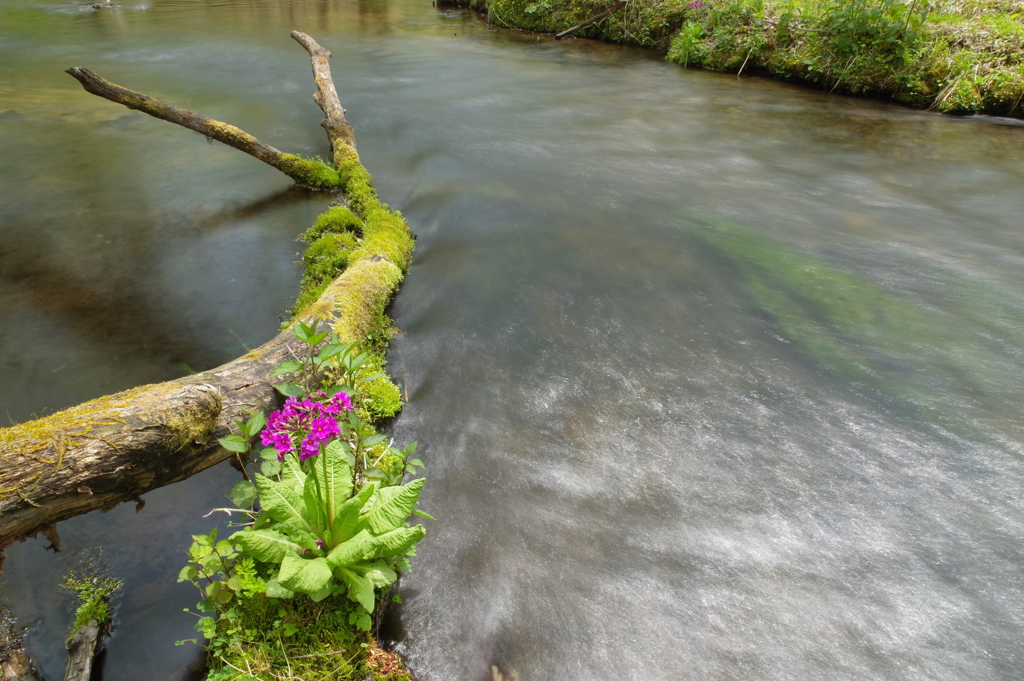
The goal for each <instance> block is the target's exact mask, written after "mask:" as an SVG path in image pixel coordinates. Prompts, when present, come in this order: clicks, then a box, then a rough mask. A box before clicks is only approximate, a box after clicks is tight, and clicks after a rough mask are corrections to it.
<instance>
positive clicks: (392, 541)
mask: <svg viewBox="0 0 1024 681" xmlns="http://www.w3.org/2000/svg"><path fill="white" fill-rule="evenodd" d="M426 534H427V531H426V529H424V527H423V526H422V525H417V526H416V527H399V528H398V529H397V530H391V531H390V532H385V533H384V534H382V535H380V536H379V537H374V538H373V540H372V541H371V553H369V554H367V558H390V557H391V556H400V555H402V554H403V553H405V552H406V551H408V550H409V549H411V548H412V547H413V546H415V545H416V542H418V541H419V540H420V539H423V537H424V536H426Z"/></svg>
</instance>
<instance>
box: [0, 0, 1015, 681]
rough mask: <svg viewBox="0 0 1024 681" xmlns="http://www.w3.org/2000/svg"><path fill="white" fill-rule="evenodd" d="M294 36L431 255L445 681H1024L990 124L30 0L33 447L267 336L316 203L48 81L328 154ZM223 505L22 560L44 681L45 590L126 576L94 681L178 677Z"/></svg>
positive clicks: (425, 341) (538, 54)
mask: <svg viewBox="0 0 1024 681" xmlns="http://www.w3.org/2000/svg"><path fill="white" fill-rule="evenodd" d="M7 18H16V19H18V20H19V21H20V22H22V24H19V26H21V30H19V31H12V30H10V29H9V28H8V27H9V26H10V24H9V23H8V21H7ZM292 28H298V29H300V30H305V31H307V32H309V33H311V34H312V35H314V36H315V37H316V38H317V39H318V40H320V41H321V42H322V43H323V44H324V45H326V46H327V47H328V48H329V49H331V51H332V52H333V53H334V55H335V57H334V61H333V66H334V69H335V73H336V81H337V82H338V86H339V90H340V92H341V97H342V101H343V103H344V104H345V105H346V107H347V108H348V113H349V117H350V119H351V120H352V122H353V125H354V126H355V128H356V135H357V137H358V141H359V148H360V153H361V155H362V156H363V159H364V161H365V163H366V164H367V166H368V168H369V169H370V171H371V172H372V173H373V174H374V178H375V181H376V183H377V186H378V188H379V189H380V191H381V194H382V196H383V198H384V199H385V200H386V201H388V202H390V203H391V204H392V205H393V206H394V207H396V208H398V209H400V210H402V211H403V213H404V214H405V215H406V217H407V218H408V219H409V222H410V224H411V225H412V226H413V228H414V230H415V231H416V232H417V234H418V236H419V241H418V247H417V254H416V259H415V262H414V265H413V268H412V270H411V272H410V276H409V278H408V279H407V281H406V284H405V286H404V288H403V290H402V293H401V294H400V296H399V298H398V300H397V301H396V303H395V306H394V314H395V317H396V320H397V324H398V326H399V327H400V328H401V330H402V332H403V333H402V335H401V336H400V337H399V339H398V340H397V341H396V343H395V351H394V352H393V354H392V364H391V367H392V369H393V373H395V375H396V376H397V377H398V378H399V380H400V381H401V382H402V383H404V386H405V389H406V391H407V393H408V396H409V398H410V402H409V404H408V405H407V406H406V408H405V411H404V412H403V413H402V415H401V416H400V417H399V418H398V419H397V420H396V422H395V423H394V425H393V433H394V435H395V436H396V438H397V440H398V441H400V442H405V441H408V440H412V439H416V440H419V441H420V443H421V449H420V450H419V451H420V452H421V453H422V458H423V459H424V460H425V462H426V463H427V465H428V474H427V477H428V485H427V487H426V489H425V491H424V496H423V506H424V507H425V508H426V509H427V510H428V511H429V512H430V513H432V514H433V515H435V516H436V517H437V518H438V521H436V522H430V521H428V526H429V528H428V529H429V532H430V534H429V535H428V538H427V539H426V540H425V541H424V543H423V544H422V548H421V549H420V551H419V556H418V557H417V558H416V559H415V561H414V567H415V571H414V572H413V573H412V574H409V575H407V576H405V577H404V578H403V582H402V593H403V598H404V606H403V607H402V609H401V612H400V622H401V626H402V627H404V629H405V633H404V634H402V635H401V636H400V638H403V639H404V640H403V641H402V642H401V643H400V650H401V651H402V652H403V653H404V654H405V655H406V656H407V657H408V659H409V661H410V663H411V665H412V666H413V668H414V669H415V670H416V672H417V673H418V674H419V675H420V676H421V677H422V678H425V679H435V680H440V679H467V680H471V681H477V680H478V679H483V678H490V666H491V665H492V664H493V665H497V666H499V667H500V668H502V669H504V670H515V672H516V673H517V674H518V676H519V678H520V679H524V680H525V679H560V680H563V679H580V680H583V679H595V678H598V679H616V680H617V679H656V678H665V679H678V678H692V679H747V678H749V679H819V678H830V679H847V678H849V679H854V678H857V679H861V678H870V679H906V678H929V679H963V678H971V679H1012V678H1017V675H1018V673H1017V670H1018V669H1019V668H1020V666H1021V665H1022V664H1024V655H1022V653H1021V652H1020V646H1019V641H1020V639H1021V635H1022V633H1024V608H1022V607H1021V605H1020V604H1021V602H1022V595H1024V594H1022V589H1024V580H1022V575H1024V549H1022V548H1021V547H1022V546H1024V542H1022V539H1024V508H1022V506H1024V502H1022V501H1021V499H1022V498H1024V495H1022V487H1024V471H1022V453H1024V452H1022V442H1024V433H1022V429H1021V425H1020V419H1019V405H1020V404H1021V388H1020V381H1019V378H1018V377H1019V376H1020V373H1021V365H1022V363H1024V359H1022V346H1024V343H1022V338H1024V321H1022V320H1024V316H1022V314H1021V312H1022V307H1024V293H1022V292H1024V286H1022V284H1024V282H1022V281H1021V279H1022V277H1024V275H1022V274H1021V273H1022V272H1024V269H1022V267H1021V264H1022V262H1021V261H1022V256H1024V236H1022V232H1021V230H1020V228H1021V226H1022V219H1021V217H1020V216H1021V215H1022V214H1024V198H1022V197H1021V194H1020V192H1019V187H1020V186H1024V130H1022V129H1021V128H1020V127H1019V126H1014V125H1010V124H1005V125H1004V124H1003V122H1001V121H993V120H984V119H970V120H955V119H949V118H943V117H940V116H937V115H934V114H930V113H926V112H914V111H908V110H904V109H900V108H896V107H892V106H889V105H885V104H880V103H873V102H866V101H860V100H853V99H846V98H839V97H828V96H825V95H823V94H820V93H817V92H812V91H808V90H805V89H801V88H797V87H794V86H789V85H785V84H779V83H773V82H769V81H764V80H759V79H754V78H743V79H742V80H737V79H736V78H735V77H733V76H721V75H716V74H707V73H701V72H691V71H684V70H681V69H678V68H676V67H673V66H670V65H667V64H664V63H662V62H661V61H660V60H658V59H657V58H656V57H655V56H652V55H649V54H645V53H643V52H640V51H636V50H628V49H620V48H615V47H608V46H600V45H593V44H588V43H585V42H584V41H569V42H561V43H555V42H552V41H550V40H548V39H547V38H543V37H542V38H539V39H538V37H537V36H528V35H522V34H515V33H511V32H503V31H493V30H490V29H488V28H487V27H486V26H485V25H483V24H481V23H480V22H479V21H477V20H476V19H475V18H474V17H473V16H472V15H470V14H466V13H462V12H458V11H454V10H438V9H435V8H432V7H431V6H430V4H429V3H426V2H411V1H404V2H395V1H394V0H392V1H391V2H382V1H381V0H367V1H364V2H359V3H350V2H325V3H318V4H312V3H304V2H293V3H281V2H249V3H246V2H242V3H237V2H233V3H230V4H227V3H215V2H184V1H182V2H162V1H161V2H153V3H152V4H151V5H150V6H148V7H147V8H146V9H144V10H114V11H101V12H92V11H83V10H81V9H78V8H73V7H68V6H64V7H59V6H56V5H45V4H34V5H29V4H27V3H12V2H10V0H7V1H6V2H5V3H4V4H2V5H0V32H2V35H3V37H4V41H2V42H0V58H2V59H3V62H4V64H5V65H6V66H8V68H7V69H5V75H4V80H3V81H0V157H3V158H5V159H15V160H16V163H12V162H10V161H9V162H8V163H6V164H4V167H3V168H2V169H0V182H2V184H3V186H4V188H5V189H4V192H3V197H2V198H0V220H2V224H3V232H4V237H5V238H4V240H3V246H2V247H0V248H2V250H0V268H2V269H0V282H2V283H0V287H2V288H0V299H2V300H3V304H2V305H0V314H2V315H3V319H2V321H0V352H2V353H3V361H0V372H2V373H0V408H2V409H3V410H5V412H6V413H9V414H10V418H12V419H15V420H19V419H22V418H27V417H28V415H30V414H32V413H38V412H41V411H45V410H50V409H56V408H60V407H62V406H66V405H67V404H71V403H74V402H76V401H79V400H81V399H86V398H88V397H91V396H95V395H99V394H103V393H105V392H109V391H110V390H115V389H119V388H122V387H127V386H129V385H134V384H137V383H141V382H146V381H154V380H163V379H165V378H168V377H171V376H174V375H180V372H181V371H183V370H184V367H183V366H182V365H187V366H188V367H191V368H194V369H203V368H207V367H208V366H212V365H214V364H216V363H218V362H220V361H223V360H225V359H228V358H230V357H232V356H234V355H236V354H238V353H239V352H240V351H241V350H242V348H243V346H245V347H252V346H254V345H257V344H259V343H260V342H262V341H263V340H264V339H265V338H267V337H269V336H270V335H271V334H272V333H273V331H274V329H275V328H276V325H277V319H278V315H279V314H281V313H282V312H283V311H284V310H285V309H286V307H287V305H288V303H289V296H290V295H291V294H293V293H294V289H295V282H296V277H297V275H296V271H295V269H294V267H293V260H294V259H295V253H296V251H297V250H298V248H299V245H298V244H295V243H294V242H293V239H294V237H295V235H296V234H297V233H299V232H300V231H301V230H302V229H304V228H305V226H307V225H308V224H309V222H311V221H312V218H313V216H315V215H316V214H317V213H318V212H319V210H320V209H321V208H322V206H323V205H324V202H325V199H323V198H322V197H312V196H309V195H306V194H304V193H302V192H295V191H292V192H287V191H286V190H287V188H288V183H287V180H286V179H285V178H282V177H280V176H279V175H277V174H276V173H275V172H274V171H272V170H270V169H267V168H264V167H261V165H260V164H258V163H256V162H255V161H252V160H251V159H248V158H247V157H244V156H242V155H241V154H237V153H236V152H234V151H233V150H228V149H225V148H223V147H219V146H208V145H206V144H205V143H204V140H202V139H201V138H200V137H198V136H196V135H192V134H191V133H188V132H186V131H183V130H180V129H176V128H173V127H171V126H168V125H167V124H165V123H162V122H157V121H152V120H150V119H147V118H146V117H144V116H142V115H141V114H137V113H133V112H127V111H123V110H121V109H119V108H118V107H116V106H115V105H113V104H110V103H108V102H103V101H100V100H98V99H96V98H94V97H91V96H89V95H86V94H85V93H83V92H82V91H81V90H80V88H79V87H78V85H77V84H76V83H75V82H74V81H72V80H71V79H70V77H68V76H65V75H63V74H62V73H60V71H61V70H63V69H64V68H66V67H68V66H72V65H80V66H88V67H89V68H92V69H93V70H95V71H97V72H98V73H100V74H101V75H103V76H105V77H107V78H109V79H111V80H114V81H115V82H118V83H120V84H123V85H125V86H127V87H135V88H137V89H140V90H142V91H145V92H147V93H150V94H152V95H153V96H157V97H163V98H166V99H167V100H169V101H173V102H175V103H178V104H181V105H183V106H190V107H194V108H195V109H197V110H200V111H202V112H203V113H206V114H207V115H211V116H214V117H218V118H223V119H226V120H228V121H230V122H233V123H235V124H237V125H239V126H240V127H242V128H243V129H246V130H248V131H250V132H252V133H254V134H256V135H257V136H259V137H261V138H262V139H264V140H265V141H267V142H269V143H271V144H274V145H275V146H278V147H279V148H283V149H287V150H289V151H298V152H301V153H305V154H309V155H313V154H318V153H319V154H323V153H325V152H326V144H325V141H324V139H323V134H322V132H321V131H320V129H319V127H318V122H319V115H318V111H317V109H316V108H315V106H314V105H313V104H312V103H311V101H310V99H309V97H310V93H311V82H310V78H309V72H308V69H309V67H308V61H306V60H305V58H304V55H303V53H302V51H301V50H300V49H299V48H298V46H296V45H294V44H293V43H292V42H291V41H290V40H289V39H288V37H287V33H288V31H289V30H291V29H292ZM12 112H13V113H12ZM106 241H110V242H111V243H109V244H108V243H105V242H106ZM143 346H148V347H143ZM231 480H232V475H231V471H230V470H215V471H211V472H210V473H208V474H204V475H202V476H199V477H198V478H196V479H193V480H191V481H188V482H186V483H182V484H179V485H175V486H172V487H170V488H165V489H163V490H159V491H157V492H154V493H152V494H150V495H147V502H148V503H147V506H146V508H145V509H144V510H143V511H142V512H141V513H138V514H135V513H134V510H133V509H132V508H130V507H128V506H126V507H122V508H119V509H117V510H116V511H114V512H112V514H108V515H99V514H94V515H92V516H86V517H83V518H79V519H76V520H74V521H70V522H68V523H66V524H65V525H64V526H62V536H63V538H64V540H65V544H66V546H67V547H68V550H67V551H66V552H65V554H62V555H61V557H60V558H59V560H54V557H53V556H52V555H48V554H44V553H43V550H42V546H43V545H44V544H45V542H44V541H29V542H27V543H25V544H23V545H19V546H16V547H12V549H11V550H10V551H9V552H8V554H9V560H8V562H7V566H6V572H5V576H4V580H3V582H2V587H0V588H2V590H3V591H2V594H3V596H4V599H5V600H7V601H8V602H11V603H12V605H14V606H15V609H16V610H17V611H19V612H20V614H21V615H22V618H23V622H24V623H26V624H33V625H34V628H33V629H32V630H31V632H30V634H29V645H30V651H31V652H32V653H33V655H34V656H35V657H36V659H37V660H40V661H41V662H42V663H43V666H44V668H45V671H46V673H47V674H48V675H50V676H52V677H56V676H57V675H58V674H59V668H60V667H61V665H62V664H63V660H62V659H61V656H60V645H61V635H62V633H63V627H64V626H65V624H66V622H67V614H66V611H61V610H60V607H59V605H60V604H59V595H58V594H56V593H55V592H54V590H53V586H52V585H53V584H54V583H55V580H56V579H57V578H58V577H59V574H60V573H61V570H63V569H66V567H67V566H68V565H69V564H70V561H72V560H73V556H74V553H75V551H77V550H79V549H81V548H83V547H85V546H89V545H92V544H96V543H100V544H103V545H105V546H106V547H107V548H106V550H107V554H106V555H107V557H108V559H110V560H111V561H112V562H113V563H114V567H115V568H116V569H119V570H121V573H122V574H123V575H124V576H125V578H126V589H125V595H124V596H123V598H122V605H121V606H120V608H119V610H118V619H119V626H118V628H117V629H116V630H115V633H114V636H113V638H112V639H111V641H110V643H109V645H108V651H107V654H106V657H105V660H104V667H103V678H104V679H106V680H107V681H110V680H111V679H137V678H153V679H165V678H166V679H177V678H185V675H186V673H185V671H183V670H184V668H185V667H186V666H187V665H188V664H191V663H194V662H195V661H196V658H197V656H196V651H195V648H194V647H192V646H185V647H180V648H175V647H173V645H172V642H173V641H174V640H175V639H180V638H187V637H191V636H192V635H193V633H192V632H191V628H190V627H191V622H190V621H189V618H188V616H187V615H183V614H181V613H180V609H181V608H183V607H186V606H191V605H192V603H193V601H194V600H195V598H194V597H193V595H192V594H190V593H189V591H188V589H185V588H184V587H183V586H182V585H174V587H173V588H172V587H170V586H168V585H169V584H173V575H174V574H175V573H176V572H177V570H178V569H179V568H180V566H181V563H182V557H183V551H184V549H185V547H186V545H187V541H188V535H189V534H190V533H192V532H197V531H201V530H205V529H206V528H208V527H209V525H210V524H211V522H212V521H211V519H206V520H203V519H202V518H200V516H201V515H202V513H205V512H206V511H207V510H208V509H209V508H212V507H213V506H216V505H220V502H219V499H218V492H219V490H221V489H226V488H227V486H228V485H229V484H230V482H231ZM30 576H32V577H33V578H34V579H32V580H30Z"/></svg>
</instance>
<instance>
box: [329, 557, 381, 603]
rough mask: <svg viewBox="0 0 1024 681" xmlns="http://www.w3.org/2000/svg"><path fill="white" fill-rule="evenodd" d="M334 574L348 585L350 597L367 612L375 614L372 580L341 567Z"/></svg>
mask: <svg viewBox="0 0 1024 681" xmlns="http://www.w3.org/2000/svg"><path fill="white" fill-rule="evenodd" d="M334 572H335V574H337V575H338V577H340V578H341V580H342V581H343V582H345V584H346V585H348V597H349V598H351V599H352V600H353V601H355V602H356V603H358V604H359V605H361V606H363V608H365V609H366V611H367V612H373V584H372V583H371V582H370V580H369V579H367V578H366V577H364V576H363V575H360V574H358V573H356V572H353V571H352V570H349V569H348V568H343V567H340V568H337V569H336V570H335V571H334Z"/></svg>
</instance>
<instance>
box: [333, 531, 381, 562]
mask: <svg viewBox="0 0 1024 681" xmlns="http://www.w3.org/2000/svg"><path fill="white" fill-rule="evenodd" d="M373 548H374V545H373V536H372V535H371V534H370V533H369V532H367V531H366V530H363V531H362V532H360V533H359V534H357V535H356V536H354V537H352V538H351V539H349V540H348V541H346V542H343V543H341V544H338V545H337V546H336V547H334V549H333V550H332V551H331V552H330V553H328V554H327V562H328V563H330V564H331V567H336V568H340V567H348V566H350V565H354V564H355V563H358V562H359V561H361V560H363V559H364V558H366V557H367V556H368V555H369V554H370V552H371V551H372V550H373Z"/></svg>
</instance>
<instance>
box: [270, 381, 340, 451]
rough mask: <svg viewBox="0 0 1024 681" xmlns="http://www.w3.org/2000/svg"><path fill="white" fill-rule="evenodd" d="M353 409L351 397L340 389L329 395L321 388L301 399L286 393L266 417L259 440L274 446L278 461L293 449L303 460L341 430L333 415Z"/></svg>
mask: <svg viewBox="0 0 1024 681" xmlns="http://www.w3.org/2000/svg"><path fill="white" fill-rule="evenodd" d="M311 397H316V398H317V399H311ZM352 409H353V406H352V401H351V400H350V399H349V397H348V395H346V394H345V393H343V392H340V393H337V394H336V395H333V396H331V397H330V398H328V397H327V394H326V393H324V392H322V391H320V392H317V393H313V394H312V395H311V396H307V397H306V398H305V399H303V400H299V399H298V398H297V397H289V398H288V399H287V400H285V403H284V407H282V408H281V409H279V410H277V411H275V412H273V413H272V414H271V415H270V416H269V417H268V418H267V425H266V427H265V428H264V429H263V432H262V433H261V434H260V440H261V441H262V442H263V446H264V447H273V448H274V449H276V450H277V460H278V461H284V455H285V454H287V453H288V452H294V451H298V453H299V460H300V461H305V460H306V459H309V458H310V457H314V456H316V455H317V454H319V453H320V445H321V443H326V442H329V441H330V440H331V438H333V437H336V436H337V435H340V434H341V428H340V427H339V426H338V420H337V418H336V415H337V414H340V413H341V412H342V411H343V410H348V411H351V410H352Z"/></svg>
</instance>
